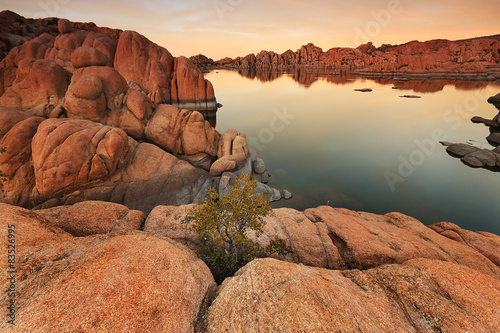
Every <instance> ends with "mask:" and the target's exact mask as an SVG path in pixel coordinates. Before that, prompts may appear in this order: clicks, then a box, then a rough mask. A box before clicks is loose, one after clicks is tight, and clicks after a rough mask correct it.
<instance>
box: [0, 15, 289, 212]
mask: <svg viewBox="0 0 500 333" xmlns="http://www.w3.org/2000/svg"><path fill="white" fill-rule="evenodd" d="M1 14H2V15H6V12H2V13H1ZM7 14H8V13H7ZM57 27H58V34H57V35H56V36H53V35H51V34H48V33H46V32H42V33H41V34H40V35H39V36H32V38H31V39H29V40H28V41H27V42H25V43H23V44H21V45H19V46H16V47H13V48H12V49H11V50H10V52H9V53H8V54H7V56H6V57H5V58H4V59H3V60H2V61H1V62H0V140H1V141H0V147H2V148H5V150H6V153H5V154H0V170H2V172H4V173H5V174H7V175H8V176H10V179H9V180H7V181H5V182H2V183H1V184H0V195H1V198H0V200H1V201H2V202H6V203H10V204H15V205H19V206H23V207H27V208H32V207H37V206H40V207H52V206H56V205H60V204H72V203H75V202H79V201H83V200H91V199H94V200H105V201H112V202H117V203H121V204H124V205H126V206H127V207H129V208H133V209H139V210H141V211H143V212H145V213H148V212H149V211H150V210H151V209H152V208H153V207H154V206H155V205H157V204H189V203H191V202H193V201H194V200H196V199H202V198H203V197H204V196H205V194H206V191H207V189H208V188H209V187H215V188H217V187H218V186H219V182H220V176H221V175H222V174H223V173H224V172H232V171H238V170H240V169H241V168H242V167H243V166H244V165H246V164H251V161H250V154H249V149H248V143H247V141H246V137H245V133H243V132H237V131H236V130H234V129H230V130H228V131H227V133H223V134H220V133H219V132H217V131H216V130H215V129H214V128H213V127H211V126H210V124H209V122H208V121H206V120H205V119H204V117H203V115H202V113H200V112H199V111H206V110H215V109H216V100H215V95H214V90H213V87H212V84H211V83H210V82H209V81H207V80H206V79H204V77H203V74H202V73H201V71H200V70H199V69H198V68H197V67H196V66H195V65H194V64H193V63H192V62H191V61H190V60H189V59H187V58H185V57H178V58H174V57H172V55H171V54H170V52H168V51H167V50H166V49H165V48H163V47H160V46H158V45H156V44H154V43H153V42H151V41H149V40H148V39H147V38H145V37H144V36H142V35H140V34H138V33H137V32H134V31H121V30H112V29H108V28H97V27H95V25H93V24H80V23H73V22H70V21H68V20H65V19H60V20H59V21H58V24H57ZM194 110H196V111H194ZM250 172H251V170H250ZM265 189H266V190H269V189H268V188H267V187H265ZM280 198H281V197H280ZM275 199H276V198H275ZM278 199H279V198H278Z"/></svg>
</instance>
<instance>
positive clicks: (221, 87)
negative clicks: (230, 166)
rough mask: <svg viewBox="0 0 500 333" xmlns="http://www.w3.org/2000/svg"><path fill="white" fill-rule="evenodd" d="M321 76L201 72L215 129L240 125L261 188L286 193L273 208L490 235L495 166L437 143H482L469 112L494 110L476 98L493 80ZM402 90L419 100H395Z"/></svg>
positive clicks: (498, 215)
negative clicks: (345, 212) (472, 164)
mask: <svg viewBox="0 0 500 333" xmlns="http://www.w3.org/2000/svg"><path fill="white" fill-rule="evenodd" d="M325 73H326V71H319V72H318V71H316V73H312V71H311V70H301V71H295V72H293V73H287V74H284V73H279V72H276V71H274V72H270V71H267V72H265V71H260V72H244V73H242V74H243V76H242V75H240V74H239V73H238V72H236V71H229V70H218V71H217V72H216V71H212V72H211V73H210V74H207V75H206V77H207V78H208V79H209V80H210V81H211V82H212V83H213V85H214V88H215V91H216V97H217V100H218V101H219V102H220V103H222V104H223V105H224V107H223V108H221V109H219V111H218V113H217V125H216V128H217V130H218V131H219V132H221V133H222V132H225V131H226V130H227V129H228V128H235V129H237V130H241V131H244V132H245V133H246V134H247V137H248V138H249V144H250V147H251V149H252V151H253V153H254V154H256V155H257V156H258V157H262V158H263V159H264V161H265V162H266V165H267V168H268V171H269V172H270V173H271V174H272V178H271V179H272V180H271V182H270V183H269V185H271V186H273V187H276V188H285V189H288V190H290V191H291V192H293V194H294V197H293V199H291V200H288V201H280V202H278V203H274V204H273V205H274V207H282V206H285V207H291V208H296V209H299V210H304V209H306V208H311V207H316V206H318V205H327V204H328V205H330V206H333V207H344V208H349V209H353V210H360V211H368V212H373V213H377V214H385V213H388V212H392V211H398V212H402V213H404V214H407V215H410V216H413V217H415V218H417V219H419V220H420V221H422V222H423V223H425V224H431V223H435V222H439V221H450V222H454V223H456V224H458V225H460V226H461V227H463V228H466V229H470V230H475V231H478V230H481V231H489V232H493V233H496V234H500V204H499V200H498V199H499V198H500V173H494V172H491V171H488V170H484V169H472V168H469V167H467V166H465V165H464V164H462V163H461V162H460V160H459V159H455V158H452V157H450V156H449V155H448V154H447V153H446V152H445V148H444V147H443V146H441V145H440V144H439V143H438V142H437V141H438V140H447V141H451V142H467V141H468V142H471V143H473V144H474V145H476V146H480V147H489V148H491V146H490V145H489V144H488V143H487V142H486V140H485V137H486V136H487V135H488V134H489V132H488V129H487V128H486V127H485V126H483V125H481V124H472V123H471V122H470V121H469V119H470V118H471V117H472V116H474V115H478V116H482V117H485V118H490V119H491V118H493V117H494V116H495V115H496V114H497V111H496V109H495V108H494V107H493V106H492V105H490V104H488V103H487V102H486V100H487V98H488V97H490V96H493V95H495V94H497V93H499V92H500V86H499V85H496V84H488V83H482V82H443V81H426V82H422V81H419V82H416V81H409V82H392V81H390V80H385V81H380V80H379V81H374V80H365V79H361V78H353V77H349V76H343V75H342V76H333V75H326V74H325ZM393 86H399V87H400V88H401V89H392V87H393ZM358 88H371V89H373V91H372V92H364V93H363V92H357V91H354V89H358ZM406 94H408V95H419V96H421V98H418V99H409V98H401V97H399V96H401V95H406Z"/></svg>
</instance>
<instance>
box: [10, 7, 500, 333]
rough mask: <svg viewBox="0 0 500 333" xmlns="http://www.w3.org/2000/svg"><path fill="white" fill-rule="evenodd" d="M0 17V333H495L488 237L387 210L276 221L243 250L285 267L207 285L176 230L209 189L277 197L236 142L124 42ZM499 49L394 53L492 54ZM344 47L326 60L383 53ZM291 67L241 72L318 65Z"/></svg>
mask: <svg viewBox="0 0 500 333" xmlns="http://www.w3.org/2000/svg"><path fill="white" fill-rule="evenodd" d="M0 16H1V18H2V22H3V23H4V24H3V25H0V34H1V37H2V40H1V43H0V47H2V51H3V52H4V54H3V55H4V57H3V59H2V60H1V62H0V148H2V149H1V150H0V151H1V152H2V153H0V170H1V171H2V174H3V173H5V174H6V175H7V176H8V177H6V179H5V180H3V181H1V182H0V198H1V199H0V201H1V203H0V226H1V228H0V237H1V239H2V244H4V249H7V251H9V252H8V254H5V256H6V257H4V259H5V260H2V261H1V263H0V272H1V274H2V276H4V277H7V278H4V279H3V284H2V286H3V289H2V290H3V291H7V292H2V293H0V305H1V307H2V309H3V312H2V313H3V315H2V321H1V322H0V331H2V332H49V331H50V332H52V331H56V332H222V331H230V332H304V331H308V332H315V331H361V332H381V331H384V332H385V331H391V332H392V331H394V332H434V331H440V332H465V331H469V332H495V331H499V330H500V326H499V323H500V311H499V309H500V236H498V235H494V234H491V233H487V232H473V231H468V230H464V229H462V228H460V227H459V226H457V225H455V224H453V223H449V222H439V223H435V224H433V225H430V226H425V225H423V224H422V223H421V222H419V221H418V220H416V219H414V218H411V217H408V216H405V215H403V214H401V213H388V214H385V215H376V214H371V213H366V212H355V211H351V210H348V209H341V208H333V207H330V206H321V207H317V208H311V209H307V210H305V211H303V212H300V211H297V210H294V209H289V208H281V209H276V210H274V212H273V214H272V215H271V216H268V217H266V219H265V226H264V231H265V233H264V234H262V235H260V236H257V235H249V237H250V238H252V239H253V240H255V241H256V242H257V243H258V244H260V245H261V246H266V245H267V244H268V243H269V239H270V238H273V237H279V238H281V239H283V240H284V241H285V242H286V243H287V245H288V246H290V247H291V248H292V250H293V253H291V254H288V255H287V256H286V257H285V258H283V260H277V258H261V259H256V260H254V261H252V262H250V263H249V264H247V265H246V266H245V267H243V268H242V269H241V270H239V271H238V272H237V273H236V275H235V276H234V277H230V278H227V279H226V280H225V281H224V282H223V283H222V284H221V285H217V284H216V282H215V280H214V278H213V275H212V273H211V272H210V270H209V268H208V267H207V266H206V265H205V263H204V262H203V261H202V260H200V259H199V258H198V257H197V256H196V253H195V251H196V250H197V249H199V248H200V246H201V245H202V241H201V239H199V238H198V236H197V235H196V234H195V233H193V232H192V231H190V229H189V226H188V225H186V224H182V223H181V222H180V221H181V220H182V216H183V215H184V214H186V210H187V209H189V207H190V206H189V205H187V204H191V203H192V202H194V201H195V200H197V199H203V197H204V195H206V191H207V190H208V188H209V187H214V188H216V189H217V190H218V191H219V192H220V193H221V194H224V193H227V192H228V191H229V189H230V188H231V186H233V185H234V181H235V178H236V177H237V175H238V174H240V173H242V172H245V173H249V174H251V175H252V178H253V179H256V180H258V181H259V182H260V183H259V184H258V185H257V189H258V190H259V191H260V192H262V193H264V194H265V195H267V196H268V197H269V198H270V199H272V200H278V199H281V198H289V197H291V195H292V194H291V193H289V192H288V191H285V190H282V191H279V190H276V189H273V188H271V187H269V186H267V185H266V183H267V182H268V180H269V177H270V175H269V173H268V171H267V169H266V166H265V163H264V161H262V160H261V159H255V160H253V159H252V157H251V156H250V154H249V148H248V143H247V140H246V135H245V133H243V132H241V131H237V130H235V129H229V130H228V131H226V132H225V133H219V132H217V131H216V130H215V129H214V128H213V127H212V126H211V124H210V123H209V122H208V121H207V120H206V119H205V118H204V116H203V114H202V113H201V112H199V111H202V112H208V113H211V112H215V111H216V110H214V109H213V108H214V107H215V108H216V106H217V101H216V98H215V92H214V89H213V87H212V84H211V83H210V82H209V81H207V80H206V79H205V78H204V76H203V73H202V72H201V71H200V69H199V68H198V67H197V66H196V65H195V64H194V63H193V62H192V61H191V60H189V59H188V58H186V57H177V58H176V57H172V55H171V54H170V53H169V52H168V50H166V49H165V48H163V47H161V46H159V45H156V44H154V43H152V42H151V41H149V40H147V39H146V38H145V37H144V36H141V35H140V34H138V33H137V32H134V31H122V30H116V29H109V28H101V27H96V26H95V24H93V23H78V22H69V21H68V20H64V19H54V18H51V19H40V20H31V19H26V18H22V17H20V16H19V15H17V14H15V13H12V12H9V11H3V12H2V13H0ZM23 26H29V27H30V29H23ZM27 30H29V33H27V32H26V31H27ZM498 39H499V37H498V36H493V37H491V38H486V39H480V40H478V41H474V40H473V41H460V43H458V42H457V43H458V44H457V43H455V44H457V45H458V46H457V45H455V44H453V43H451V44H450V43H447V42H436V41H434V42H432V43H427V44H425V45H424V46H422V45H421V44H418V45H417V44H410V45H409V46H408V45H407V46H405V47H407V48H409V49H411V50H413V51H414V50H416V49H417V48H418V47H424V49H425V48H427V49H428V50H431V49H433V48H435V47H437V46H440V45H443V44H446V45H448V47H449V48H455V47H457V49H456V50H458V51H460V50H462V48H465V49H467V50H469V49H468V48H469V46H470V45H476V44H477V45H476V46H477V47H483V46H484V45H489V46H490V47H491V48H493V47H496V50H498V48H499V47H500V42H499V41H498ZM6 41H7V42H6ZM491 43H493V44H491ZM356 50H357V51H355V50H352V49H350V50H344V51H342V50H337V51H329V53H328V52H327V55H328V54H329V55H330V56H332V57H333V55H332V54H334V52H337V53H338V54H343V52H347V53H346V54H349V52H353V54H356V55H357V56H359V57H361V58H358V60H359V59H361V60H362V59H365V60H366V59H368V58H367V57H368V56H367V55H370V57H371V58H376V57H375V56H376V55H377V54H378V53H377V52H383V53H384V54H385V55H390V54H391V52H394V50H397V48H393V47H392V46H384V47H382V48H379V49H375V48H374V47H373V45H365V46H362V47H359V48H357V49H356ZM481 52H482V51H481ZM496 52H497V53H498V51H496ZM297 54H298V58H297V55H296V54H294V53H293V52H291V51H290V52H288V53H286V54H285V55H281V56H280V57H278V56H277V55H276V56H275V55H272V57H271V56H270V54H265V53H263V54H262V55H260V56H259V57H255V56H254V58H255V59H256V60H257V59H259V61H264V60H265V59H271V60H272V62H271V63H273V64H274V62H278V64H279V61H282V60H280V59H291V60H293V59H295V60H297V59H298V60H297V61H299V63H300V62H302V61H305V63H307V64H311V65H313V66H316V65H319V64H320V63H317V60H318V59H321V57H325V56H324V55H322V51H321V52H320V49H319V50H318V48H315V47H314V46H312V45H308V46H306V47H304V48H303V49H301V50H300V51H299V52H298V53H297ZM372 54H374V55H375V56H372ZM478 54H480V55H481V57H483V56H485V55H484V54H482V53H478ZM487 54H489V60H488V61H489V62H495V61H496V60H497V58H498V57H497V55H496V54H493V53H492V52H488V53H487ZM268 56H269V57H268ZM266 57H267V58H266ZM334 58H335V57H333V58H330V59H334ZM249 59H250V60H252V59H253V58H252V57H249V58H248V59H246V60H245V59H244V60H241V59H240V60H239V61H248V60H249ZM263 59H264V60H263ZM335 59H336V58H335ZM376 59H378V58H376ZM468 59H469V58H464V61H465V62H466V63H467V64H468V65H467V66H466V67H465V69H467V70H472V69H475V68H477V67H476V66H474V64H473V63H471V62H469V61H468ZM481 59H482V58H481ZM431 60H433V59H431ZM265 61H267V60H265ZM363 61H364V60H363ZM429 61H430V60H429ZM227 63H228V64H229V63H230V62H229V60H227ZM265 63H266V64H267V62H265ZM461 63H463V61H461ZM360 64H361V63H360ZM480 65H481V66H483V65H485V64H480ZM468 73H472V72H470V71H469V72H468ZM249 75H250V74H249ZM270 77H274V74H273V75H270ZM332 77H334V76H332ZM335 78H336V77H335ZM343 79H344V78H340V80H343ZM298 80H304V82H309V83H310V81H307V75H306V78H304V77H301V78H300V79H298ZM434 89H439V84H438V85H437V88H435V87H434ZM495 98H496V97H495ZM494 101H495V103H496V99H495V100H494ZM191 109H199V111H194V110H191ZM496 120H497V119H493V120H491V121H486V120H485V121H484V123H485V124H487V125H491V126H492V127H498V126H496V125H494V122H495V121H496ZM493 134H494V136H495V138H496V136H497V134H498V133H497V131H493ZM493 134H492V135H493ZM3 148H5V149H3ZM4 150H5V151H4Z"/></svg>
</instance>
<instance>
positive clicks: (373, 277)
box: [0, 201, 500, 332]
mask: <svg viewBox="0 0 500 333" xmlns="http://www.w3.org/2000/svg"><path fill="white" fill-rule="evenodd" d="M187 208H189V206H180V207H179V206H157V207H155V209H154V210H153V211H152V212H151V213H150V214H149V216H147V217H146V215H144V213H142V212H139V211H134V210H130V209H128V208H127V207H125V206H122V205H118V204H113V203H108V202H99V201H84V202H81V203H77V204H75V205H73V206H60V207H54V208H51V209H45V210H36V211H30V210H26V209H24V208H20V207H16V206H11V205H7V204H0V211H1V212H2V214H0V225H1V226H2V228H1V232H0V237H2V239H7V230H8V226H9V225H10V226H12V225H14V226H15V235H16V236H15V237H16V238H15V242H16V264H15V271H14V272H15V273H14V274H12V273H11V275H12V276H13V278H14V280H13V281H14V284H15V290H16V295H17V296H16V298H15V304H16V308H15V309H16V310H15V323H16V325H15V326H12V325H11V324H9V323H7V322H6V321H5V320H3V321H2V322H1V323H0V330H2V331H3V332H14V331H16V332H19V331H24V330H26V331H30V332H44V331H54V330H56V331H60V332H63V331H64V332H67V331H108V332H117V331H121V332H124V331H127V332H144V331H149V332H165V331H168V332H214V331H217V332H218V331H225V330H229V331H233V332H236V331H237V332H262V331H266V332H271V331H272V332H277V331H282V332H292V331H294V332H297V331H317V330H321V331H325V330H326V331H363V332H378V331H405V332H410V331H418V332H432V331H436V330H441V331H446V332H462V331H469V332H471V331H473V332H486V331H491V332H494V331H497V330H498V329H499V328H500V327H499V325H498V323H500V311H499V310H498V309H500V237H499V236H497V235H493V234H490V233H486V232H472V231H467V230H463V229H461V228H460V227H458V226H456V225H454V224H452V223H448V222H441V223H436V224H433V225H431V226H428V227H427V226H424V225H423V224H422V223H420V222H419V221H417V220H415V219H413V218H411V217H408V216H405V215H403V214H400V213H390V214H386V215H375V214H370V213H364V212H354V211H350V210H347V209H338V208H332V207H329V206H322V207H317V208H313V209H308V210H306V211H304V212H299V211H296V210H294V209H288V208H281V209H277V210H275V211H274V216H271V217H268V218H266V227H265V229H266V233H268V234H269V236H273V235H279V237H281V238H283V239H285V240H286V242H287V244H289V245H290V246H291V247H292V249H293V251H294V252H293V254H291V255H288V256H287V257H286V258H285V260H284V261H280V260H276V259H272V258H267V259H256V260H254V261H252V262H250V263H249V264H248V265H246V266H245V267H243V268H242V269H241V270H240V271H238V272H237V273H236V275H235V276H234V277H230V278H227V279H226V280H225V281H224V282H223V283H222V284H221V285H220V286H217V285H216V283H215V281H214V279H213V277H212V275H211V273H210V270H209V269H208V268H207V266H206V265H205V264H204V263H203V262H202V261H201V260H200V259H198V258H197V257H196V254H195V253H194V251H193V249H196V248H197V247H199V246H200V240H199V239H198V238H197V236H196V235H195V234H193V233H192V232H190V231H189V229H188V227H187V226H186V225H183V224H181V223H180V222H179V218H176V216H179V215H180V216H182V214H184V213H185V211H186V209H187ZM269 236H266V235H263V236H261V237H260V238H258V239H257V241H258V242H259V243H261V244H263V245H264V244H265V243H266V241H267V242H268V241H269V238H268V237H269ZM0 268H1V271H2V274H3V273H6V272H7V271H10V272H12V269H10V270H9V267H8V265H7V262H6V261H5V260H4V261H2V263H1V266H0ZM10 300H11V298H9V297H7V293H2V294H0V304H1V305H2V308H3V309H5V308H7V305H8V302H10Z"/></svg>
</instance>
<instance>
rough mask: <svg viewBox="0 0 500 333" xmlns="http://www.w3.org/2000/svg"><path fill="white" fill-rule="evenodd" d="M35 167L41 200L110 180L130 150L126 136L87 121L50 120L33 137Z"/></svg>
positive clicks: (115, 129) (115, 130) (121, 131)
mask: <svg viewBox="0 0 500 333" xmlns="http://www.w3.org/2000/svg"><path fill="white" fill-rule="evenodd" d="M32 149H33V167H34V171H35V178H36V185H37V191H38V193H39V195H40V198H41V199H49V198H51V197H54V196H59V195H63V194H64V193H69V192H71V191H73V190H76V189H78V188H81V187H85V186H87V185H88V184H90V183H92V182H95V181H98V180H103V179H105V178H108V177H110V176H111V175H113V174H114V173H115V171H116V170H117V169H118V168H119V167H121V166H122V165H123V163H124V159H125V156H126V154H127V152H128V151H129V149H130V147H129V141H128V137H127V134H126V133H125V132H124V131H123V130H121V129H119V128H112V127H109V126H103V125H101V124H98V123H93V122H90V121H86V120H76V119H48V120H46V121H44V122H43V123H42V124H41V125H40V126H39V128H38V131H37V133H36V134H35V136H34V137H33V143H32Z"/></svg>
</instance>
